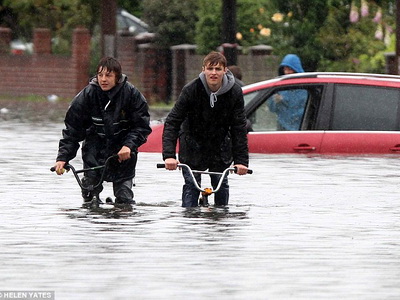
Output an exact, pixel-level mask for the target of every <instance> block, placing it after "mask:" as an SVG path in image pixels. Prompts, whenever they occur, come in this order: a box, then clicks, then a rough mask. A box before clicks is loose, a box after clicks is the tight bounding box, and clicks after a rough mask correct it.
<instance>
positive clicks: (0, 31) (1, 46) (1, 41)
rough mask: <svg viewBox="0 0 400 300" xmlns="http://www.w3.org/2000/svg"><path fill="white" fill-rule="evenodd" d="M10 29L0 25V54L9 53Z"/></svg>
mask: <svg viewBox="0 0 400 300" xmlns="http://www.w3.org/2000/svg"><path fill="white" fill-rule="evenodd" d="M10 42H11V29H10V28H6V27H0V54H8V53H10Z"/></svg>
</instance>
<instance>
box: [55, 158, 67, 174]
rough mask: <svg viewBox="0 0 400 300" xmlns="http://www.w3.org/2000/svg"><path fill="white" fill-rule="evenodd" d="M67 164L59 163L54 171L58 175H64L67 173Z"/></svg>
mask: <svg viewBox="0 0 400 300" xmlns="http://www.w3.org/2000/svg"><path fill="white" fill-rule="evenodd" d="M65 164H66V162H65V161H61V160H59V161H57V162H56V164H55V165H54V169H55V171H56V173H57V175H62V174H64V172H65V169H64V166H65Z"/></svg>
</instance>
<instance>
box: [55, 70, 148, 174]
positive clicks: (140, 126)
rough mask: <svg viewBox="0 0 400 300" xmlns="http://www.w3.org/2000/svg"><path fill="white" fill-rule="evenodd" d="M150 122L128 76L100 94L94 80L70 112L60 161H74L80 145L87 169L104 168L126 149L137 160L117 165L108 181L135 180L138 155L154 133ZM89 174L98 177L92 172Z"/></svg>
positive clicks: (146, 107) (116, 162)
mask: <svg viewBox="0 0 400 300" xmlns="http://www.w3.org/2000/svg"><path fill="white" fill-rule="evenodd" d="M149 122H150V116H149V112H148V105H147V102H146V99H145V98H144V97H143V95H142V94H141V93H140V92H139V90H138V89H136V88H135V87H134V86H133V85H132V84H131V83H129V82H128V81H127V78H126V76H125V75H123V78H122V79H121V80H120V81H119V83H118V84H117V85H116V86H115V87H114V88H113V89H111V90H110V91H107V92H104V91H102V90H101V88H100V86H99V85H98V83H97V80H96V79H95V78H94V79H92V80H91V82H90V84H89V85H87V86H86V87H85V88H84V89H83V90H82V91H81V92H80V93H79V94H78V95H76V96H75V98H74V100H73V101H72V103H71V105H70V107H69V109H68V111H67V114H66V117H65V129H64V130H63V131H62V134H63V137H62V139H61V140H60V143H59V151H58V156H57V161H66V162H69V161H70V160H71V159H73V158H74V157H75V156H76V153H77V150H78V148H79V143H80V142H81V141H83V144H82V159H83V162H84V167H85V168H88V167H95V166H99V165H103V164H104V163H105V160H106V159H107V158H108V157H109V156H112V155H115V154H117V153H118V151H119V150H120V149H121V148H122V146H127V147H129V148H130V149H131V150H132V152H133V154H134V155H133V157H134V158H133V159H130V160H127V161H123V162H122V163H118V161H117V160H116V161H114V164H113V165H112V166H111V170H110V172H107V173H106V178H105V180H106V181H121V180H126V179H129V178H133V177H134V176H135V164H136V155H135V152H137V149H138V147H139V146H141V145H142V144H143V143H145V142H146V139H147V136H148V135H149V134H150V133H151V128H150V126H149ZM88 174H89V176H96V174H94V173H93V172H92V173H91V175H90V173H88ZM88 174H86V175H88ZM97 176H98V174H97Z"/></svg>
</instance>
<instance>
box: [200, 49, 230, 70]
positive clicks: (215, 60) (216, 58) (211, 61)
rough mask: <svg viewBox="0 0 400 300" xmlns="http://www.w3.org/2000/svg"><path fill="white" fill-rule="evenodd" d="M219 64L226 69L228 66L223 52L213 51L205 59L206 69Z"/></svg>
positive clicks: (204, 65)
mask: <svg viewBox="0 0 400 300" xmlns="http://www.w3.org/2000/svg"><path fill="white" fill-rule="evenodd" d="M218 64H221V65H222V66H223V67H224V68H225V67H226V65H227V64H228V63H227V61H226V57H225V56H224V55H223V54H222V53H221V52H217V51H211V52H210V53H208V54H207V56H206V57H204V59H203V67H206V66H208V65H210V66H216V65H218Z"/></svg>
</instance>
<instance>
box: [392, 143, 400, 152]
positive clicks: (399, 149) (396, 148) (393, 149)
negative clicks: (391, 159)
mask: <svg viewBox="0 0 400 300" xmlns="http://www.w3.org/2000/svg"><path fill="white" fill-rule="evenodd" d="M390 151H393V152H397V151H400V145H399V144H397V145H396V146H394V147H392V148H390Z"/></svg>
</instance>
